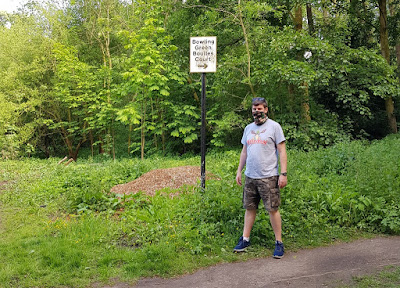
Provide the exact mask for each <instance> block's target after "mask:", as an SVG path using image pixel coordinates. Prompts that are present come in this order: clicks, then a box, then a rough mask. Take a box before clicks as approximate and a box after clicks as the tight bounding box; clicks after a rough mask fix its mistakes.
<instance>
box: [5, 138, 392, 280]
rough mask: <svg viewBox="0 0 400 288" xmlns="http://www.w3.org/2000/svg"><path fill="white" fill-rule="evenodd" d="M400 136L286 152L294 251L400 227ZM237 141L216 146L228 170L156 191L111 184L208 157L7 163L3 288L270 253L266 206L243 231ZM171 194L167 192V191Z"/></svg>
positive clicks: (173, 270)
mask: <svg viewBox="0 0 400 288" xmlns="http://www.w3.org/2000/svg"><path fill="white" fill-rule="evenodd" d="M399 144H400V137H399V136H398V135H397V136H390V137H387V138H385V139H384V140H381V141H375V142H372V143H367V142H351V143H350V142H349V143H342V144H338V145H336V146H334V147H331V148H326V149H321V150H318V151H313V152H308V153H306V152H301V151H295V150H290V151H288V154H289V156H288V159H289V163H288V164H289V166H288V172H289V176H288V182H289V184H288V186H287V187H286V188H284V189H283V190H282V206H281V214H282V221H283V237H284V242H285V246H286V249H287V250H294V249H299V248H302V247H310V246H319V245H325V244H328V243H331V242H333V241H339V240H342V241H343V240H344V241H346V240H348V239H352V238H354V237H361V236H368V235H371V234H372V235H373V234H381V233H385V234H397V235H399V234H400V220H399V219H400V217H399V216H400V209H399V208H400V207H399V203H400V176H399V175H400V166H399V163H400V149H398V146H399ZM239 154H240V151H226V152H215V153H213V152H210V153H209V154H208V155H207V170H208V171H210V172H212V173H213V174H215V175H217V176H218V178H220V179H221V180H208V181H207V183H206V189H205V191H201V190H200V189H199V187H198V186H199V185H197V186H195V187H193V186H185V187H182V188H180V189H179V192H180V194H179V196H175V197H169V196H168V195H169V194H170V193H175V192H177V191H176V190H172V189H168V188H165V189H164V190H163V191H159V192H158V193H157V194H156V195H155V196H154V197H150V196H147V195H145V194H143V193H138V194H135V195H116V194H112V193H110V192H109V191H110V189H111V187H113V186H114V185H116V184H120V183H126V182H129V181H132V180H134V179H136V178H138V177H140V176H141V175H143V174H144V173H146V172H148V171H150V170H152V169H158V168H167V167H174V166H183V165H199V163H200V157H187V158H184V157H181V158H173V157H168V158H163V157H153V158H150V159H146V160H143V161H140V160H138V159H121V160H117V161H111V160H107V161H95V160H93V159H87V160H79V161H78V162H77V163H72V164H70V165H69V166H67V167H65V166H63V165H57V162H58V159H48V160H37V159H24V160H19V161H2V162H0V182H1V183H2V186H1V187H0V189H1V190H0V200H1V207H2V208H1V211H0V213H1V219H2V220H1V224H0V232H1V240H0V241H1V242H0V243H1V246H0V257H1V259H2V261H1V263H0V286H1V287H86V286H87V285H89V284H90V283H92V282H96V281H104V282H107V281H108V279H115V278H119V279H121V280H123V281H131V282H134V281H136V280H137V279H138V278H139V277H147V276H155V275H159V276H163V277H169V276H174V275H178V274H182V273H187V272H192V271H194V270H195V269H198V268H199V267H204V266H207V265H212V264H215V263H219V262H231V261H242V260H244V259H248V258H254V257H261V256H269V255H271V249H273V245H274V241H273V240H274V239H273V232H272V229H271V227H270V224H269V218H268V214H267V213H265V212H264V211H263V209H260V210H259V213H258V216H257V221H256V223H255V225H254V228H253V231H252V236H251V237H252V243H253V245H252V246H251V248H250V249H249V252H248V253H246V254H239V255H238V254H233V253H232V249H233V247H234V245H235V244H236V241H237V239H238V237H239V236H240V235H241V232H242V227H243V216H244V210H243V209H242V208H241V205H242V204H241V196H242V188H241V187H239V186H237V185H236V183H235V179H234V177H235V172H236V169H237V163H238V160H239ZM161 192H162V193H161Z"/></svg>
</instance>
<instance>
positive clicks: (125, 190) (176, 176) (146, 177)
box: [111, 166, 219, 196]
mask: <svg viewBox="0 0 400 288" xmlns="http://www.w3.org/2000/svg"><path fill="white" fill-rule="evenodd" d="M200 178H201V168H200V167H198V166H180V167H173V168H167V169H156V170H152V171H149V172H147V173H145V174H143V175H142V176H140V177H139V178H137V179H135V180H133V181H132V182H129V183H126V184H119V185H116V186H114V187H112V188H111V192H112V193H116V194H135V193H137V192H139V191H143V192H145V193H146V194H147V195H150V196H154V195H155V193H156V191H159V190H162V189H164V188H167V187H168V188H172V189H177V188H180V187H182V186H184V185H197V183H199V181H200ZM206 179H217V180H219V179H218V178H217V177H215V176H214V175H211V174H210V173H208V172H206Z"/></svg>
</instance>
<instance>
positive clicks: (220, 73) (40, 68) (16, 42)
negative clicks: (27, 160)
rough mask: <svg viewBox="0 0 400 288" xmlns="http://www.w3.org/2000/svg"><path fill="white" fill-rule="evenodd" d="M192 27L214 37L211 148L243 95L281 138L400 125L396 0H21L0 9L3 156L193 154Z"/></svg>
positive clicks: (237, 123) (231, 127)
mask: <svg viewBox="0 0 400 288" xmlns="http://www.w3.org/2000/svg"><path fill="white" fill-rule="evenodd" d="M193 36H217V39H218V66H217V72H216V73H210V74H207V147H209V149H214V148H215V149H217V148H218V149H220V148H222V149H230V148H234V147H239V145H240V138H241V133H242V130H243V128H244V126H245V125H246V124H247V123H249V121H251V118H250V116H251V115H250V103H251V99H252V98H253V97H266V98H267V100H268V102H269V109H270V111H269V114H270V115H269V117H270V118H272V119H274V120H276V121H278V122H279V123H281V125H282V127H283V129H284V132H285V135H286V137H287V140H288V145H289V147H292V148H298V149H304V150H313V149H316V148H320V147H326V146H329V145H332V144H334V143H337V142H340V141H343V140H352V139H379V138H382V137H384V136H386V135H387V134H390V133H397V129H398V126H399V125H398V123H397V122H396V121H397V120H396V119H400V117H399V116H400V112H399V111H400V104H399V102H400V101H399V100H400V81H399V79H400V77H399V75H400V1H398V0H378V1H355V0H350V1H342V0H337V1H327V0H320V1H311V0H310V1H274V0H271V1H260V0H259V1H257V0H251V1H250V0H249V1H244V0H237V1H232V0H231V1H229V0H187V1H182V0H180V1H179V0H52V1H47V2H46V1H45V2H40V3H36V2H35V1H31V2H28V3H27V4H26V5H24V6H21V7H20V9H19V10H18V12H16V13H13V14H6V13H4V12H0V154H1V157H2V158H5V159H10V158H16V157H21V156H36V157H50V156H65V155H67V156H68V157H72V158H74V159H77V158H78V157H79V156H80V155H82V153H83V152H82V150H83V151H86V155H93V156H95V155H99V154H102V155H107V157H111V158H115V157H126V156H129V155H131V156H134V157H141V158H144V157H146V155H151V154H154V153H165V154H182V153H187V152H192V153H197V152H198V151H199V150H200V148H199V147H200V139H199V138H200V136H199V135H200V133H199V131H200V114H201V113H200V112H201V111H200V110H201V105H200V99H199V98H200V90H201V81H200V74H190V73H189V39H190V37H193ZM79 153H80V154H79Z"/></svg>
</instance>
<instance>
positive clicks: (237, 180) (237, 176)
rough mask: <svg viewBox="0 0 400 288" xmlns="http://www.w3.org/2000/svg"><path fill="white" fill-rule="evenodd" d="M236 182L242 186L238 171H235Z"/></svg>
mask: <svg viewBox="0 0 400 288" xmlns="http://www.w3.org/2000/svg"><path fill="white" fill-rule="evenodd" d="M236 183H237V184H238V185H239V186H242V172H240V171H238V172H236Z"/></svg>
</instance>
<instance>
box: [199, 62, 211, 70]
mask: <svg viewBox="0 0 400 288" xmlns="http://www.w3.org/2000/svg"><path fill="white" fill-rule="evenodd" d="M197 67H203V68H204V69H206V68H207V67H208V65H207V64H206V63H204V64H203V65H197Z"/></svg>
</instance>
